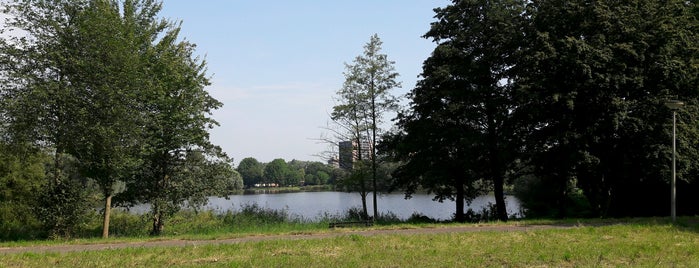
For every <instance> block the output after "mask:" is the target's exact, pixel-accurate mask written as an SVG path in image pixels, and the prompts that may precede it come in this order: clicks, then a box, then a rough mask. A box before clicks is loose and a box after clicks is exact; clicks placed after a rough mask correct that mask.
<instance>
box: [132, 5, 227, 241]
mask: <svg viewBox="0 0 699 268" xmlns="http://www.w3.org/2000/svg"><path fill="white" fill-rule="evenodd" d="M153 8H154V10H152V11H149V12H152V13H153V14H155V13H157V12H158V11H159V9H160V6H154V7H153ZM155 27H158V28H163V27H167V31H166V32H165V33H164V34H163V36H162V37H161V38H160V39H159V40H158V42H157V43H156V44H153V45H150V46H148V47H147V50H146V53H145V55H144V58H145V66H146V67H145V68H144V73H145V74H147V77H149V79H148V80H146V81H144V82H145V85H144V87H145V88H146V90H144V91H143V93H142V96H141V98H142V100H143V103H142V104H141V105H143V107H144V109H142V110H141V111H142V114H141V116H142V118H143V119H144V122H145V125H146V127H145V129H144V133H143V139H142V142H141V146H142V148H143V151H142V152H141V159H142V161H143V165H142V167H143V168H142V169H141V170H140V172H139V173H138V174H137V176H135V177H133V178H134V179H132V180H129V181H128V183H127V188H128V189H130V190H131V191H130V192H132V193H130V194H131V195H133V196H135V197H136V200H137V201H139V202H148V203H150V204H151V210H152V214H153V229H152V231H151V234H153V235H159V234H160V233H161V232H162V230H163V225H164V221H165V218H166V217H168V216H170V215H172V214H173V213H174V212H176V211H178V210H179V208H180V206H181V205H182V202H184V201H185V200H188V201H190V205H193V204H197V202H192V198H195V197H201V196H202V194H203V193H206V194H210V195H222V194H223V193H225V192H226V191H225V190H226V189H227V188H228V187H219V188H218V189H217V191H212V190H210V189H205V188H201V187H197V185H202V186H205V185H212V184H221V183H223V181H226V180H229V179H230V176H232V171H231V170H229V169H230V168H223V169H218V168H213V167H212V166H216V165H223V166H226V165H228V164H227V163H228V162H230V161H229V159H228V157H227V156H226V155H225V154H224V153H222V151H221V150H220V148H217V147H216V146H214V145H213V144H211V142H210V141H209V134H208V130H209V129H211V128H213V127H214V126H215V125H218V123H217V122H216V121H215V120H213V119H212V118H210V115H211V111H213V110H215V109H217V108H219V107H220V106H221V105H222V103H221V102H219V101H217V100H216V99H214V98H213V97H211V96H210V95H209V94H208V92H207V91H206V90H204V87H205V86H207V85H209V80H208V78H207V77H206V74H205V71H204V70H205V67H206V64H205V62H203V61H201V60H199V59H198V58H196V57H194V56H193V53H194V48H195V46H194V45H193V44H191V43H189V42H186V41H179V40H178V39H179V30H180V29H179V26H178V25H177V24H174V23H166V22H159V23H158V24H157V25H155ZM155 38H156V36H152V39H153V40H155ZM192 161H195V162H192ZM190 165H194V166H195V167H196V170H200V169H203V168H208V170H209V171H211V173H204V174H199V175H196V176H195V175H192V174H190V172H193V169H189V168H186V167H187V166H190ZM216 172H223V174H218V173H216ZM178 173H183V174H178ZM187 174H189V176H188V175H187ZM217 180H218V181H217ZM134 191H135V192H134ZM200 201H201V200H200ZM202 202H205V200H203V201H202ZM198 203H201V202H198Z"/></svg>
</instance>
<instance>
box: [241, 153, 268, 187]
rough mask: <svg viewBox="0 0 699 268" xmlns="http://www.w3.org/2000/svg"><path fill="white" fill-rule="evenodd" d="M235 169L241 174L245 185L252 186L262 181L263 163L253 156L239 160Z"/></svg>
mask: <svg viewBox="0 0 699 268" xmlns="http://www.w3.org/2000/svg"><path fill="white" fill-rule="evenodd" d="M237 170H238V172H239V173H240V175H241V176H243V181H244V182H245V186H247V187H253V186H255V184H258V183H261V182H262V176H263V175H264V165H262V163H260V162H258V161H257V159H255V158H253V157H247V158H244V159H243V160H241V161H240V163H239V164H238V169H237Z"/></svg>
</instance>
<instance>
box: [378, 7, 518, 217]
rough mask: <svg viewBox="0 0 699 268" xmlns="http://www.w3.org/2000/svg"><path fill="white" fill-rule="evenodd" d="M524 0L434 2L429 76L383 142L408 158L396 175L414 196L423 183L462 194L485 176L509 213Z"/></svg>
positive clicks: (501, 211) (453, 195)
mask: <svg viewBox="0 0 699 268" xmlns="http://www.w3.org/2000/svg"><path fill="white" fill-rule="evenodd" d="M524 7H525V2H524V1H510V0H505V1H479V0H464V1H453V3H452V4H451V5H449V6H447V7H445V8H437V9H435V12H436V16H435V18H437V19H438V21H437V22H435V23H433V24H432V27H431V29H430V31H429V32H427V34H425V37H426V38H431V39H432V40H433V41H434V42H436V43H437V47H436V48H435V49H434V51H433V52H432V55H431V56H430V57H429V58H428V59H427V60H426V61H425V62H424V65H423V73H422V74H421V76H422V77H423V79H422V80H420V81H419V82H418V84H417V86H416V87H415V89H413V90H412V91H411V92H410V93H409V97H410V98H411V99H412V102H411V107H410V109H409V110H407V111H403V112H402V113H401V114H399V117H398V127H399V129H400V131H399V132H398V133H396V134H395V135H393V136H392V137H390V136H389V137H388V139H387V141H386V142H385V143H384V144H383V145H382V147H383V149H384V150H385V151H387V152H388V153H390V154H391V156H392V157H393V159H394V160H397V161H399V162H401V163H402V166H400V167H398V169H397V170H396V172H395V173H394V176H395V177H396V178H397V180H396V183H397V186H399V187H404V188H406V189H407V191H406V194H407V195H408V196H409V195H410V194H411V193H412V192H414V191H415V190H416V189H418V188H424V189H427V190H429V191H431V192H434V193H436V198H437V199H439V200H443V199H445V198H448V199H456V200H457V208H456V210H457V211H456V217H457V220H463V207H464V206H463V202H464V200H465V199H469V198H473V197H475V195H478V194H479V191H478V190H479V189H475V188H474V182H475V181H477V180H480V179H486V180H489V181H491V182H492V186H493V189H494V191H495V196H496V203H497V212H498V217H499V218H500V219H501V220H507V214H506V208H505V202H504V191H503V185H504V183H505V181H504V180H505V175H506V173H507V172H508V170H509V167H510V165H511V164H512V163H513V162H514V160H515V159H516V157H517V149H518V144H517V140H516V135H514V134H515V133H514V127H513V125H514V120H513V114H514V111H515V104H514V99H513V98H514V97H513V94H514V92H513V90H512V89H513V87H512V85H511V84H510V80H509V79H511V78H512V76H513V75H512V74H510V73H509V72H508V69H509V67H510V66H512V65H513V64H515V62H514V60H515V59H514V56H515V53H514V51H513V50H514V49H515V48H517V47H518V46H519V44H518V42H519V40H520V38H521V37H522V32H521V18H520V16H521V14H522V12H523V11H524Z"/></svg>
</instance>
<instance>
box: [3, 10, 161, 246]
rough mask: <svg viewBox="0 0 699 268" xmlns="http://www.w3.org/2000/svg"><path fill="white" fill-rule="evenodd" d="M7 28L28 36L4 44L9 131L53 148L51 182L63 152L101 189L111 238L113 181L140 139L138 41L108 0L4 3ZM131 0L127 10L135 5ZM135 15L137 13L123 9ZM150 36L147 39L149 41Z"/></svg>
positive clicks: (120, 174)
mask: <svg viewBox="0 0 699 268" xmlns="http://www.w3.org/2000/svg"><path fill="white" fill-rule="evenodd" d="M7 7H8V9H9V12H10V14H11V15H13V16H14V19H13V20H11V21H10V23H9V26H10V27H12V28H17V29H20V30H23V31H24V32H25V33H26V35H27V37H17V38H13V39H12V40H9V41H8V42H5V44H4V45H5V46H4V47H5V48H4V52H5V53H6V54H5V56H6V57H8V58H9V59H10V62H9V66H11V67H10V68H11V70H10V71H9V75H8V77H9V79H10V81H11V82H10V83H11V84H10V85H11V87H12V88H11V89H10V90H9V92H10V94H8V95H9V98H10V99H12V101H11V103H12V106H13V107H12V108H11V110H10V113H9V114H10V117H11V119H10V120H11V121H12V122H11V125H12V126H11V128H13V130H14V131H15V134H27V135H18V136H22V137H26V138H28V139H31V140H32V141H35V142H37V144H39V145H49V146H51V147H53V148H55V153H54V155H55V160H56V161H55V162H56V164H55V165H54V170H55V171H54V175H53V180H54V181H55V182H56V183H60V181H59V180H60V178H61V177H62V175H61V170H60V167H62V166H63V165H62V164H61V163H60V160H61V159H62V154H63V153H68V154H71V155H73V156H75V157H76V158H78V159H79V166H80V170H81V172H82V173H83V174H84V175H85V176H87V177H90V178H92V179H94V180H95V181H97V184H98V185H99V186H100V187H101V189H102V193H103V195H104V201H105V210H104V230H103V236H105V237H106V236H107V235H108V226H109V214H110V213H109V212H110V208H111V204H110V202H111V198H112V196H113V195H114V184H115V183H116V182H117V181H119V180H121V179H123V178H125V177H126V176H128V172H129V170H130V169H131V168H132V167H133V164H134V163H135V161H134V159H133V158H132V156H134V154H133V153H134V148H135V146H134V145H135V144H136V141H135V140H136V138H137V137H138V129H139V127H138V126H139V124H138V120H136V119H135V117H134V116H133V115H132V113H131V112H132V111H134V110H138V108H139V107H138V105H137V103H136V101H135V100H137V99H138V98H137V96H138V94H137V91H136V83H137V82H138V81H139V79H137V78H138V71H137V70H136V65H137V64H138V60H137V58H138V57H137V55H138V54H137V52H138V51H140V50H139V48H140V47H139V45H140V44H141V43H139V42H137V40H136V38H137V37H138V36H139V35H138V33H139V32H137V31H134V29H133V27H130V26H131V25H128V24H127V23H125V19H123V17H122V13H121V12H120V7H119V4H118V3H117V2H113V1H97V0H96V1H82V2H77V1H58V0H56V1H33V0H18V1H14V2H11V3H9V4H8V6H7ZM138 7H139V6H138V5H136V4H135V3H134V2H132V1H126V2H125V3H124V8H123V9H124V10H127V11H128V10H137V9H138ZM123 14H124V16H133V17H132V18H131V19H133V20H138V19H139V18H138V17H137V16H139V15H142V14H140V13H128V12H124V13H123ZM146 41H148V40H146Z"/></svg>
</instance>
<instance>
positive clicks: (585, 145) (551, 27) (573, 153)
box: [516, 1, 699, 217]
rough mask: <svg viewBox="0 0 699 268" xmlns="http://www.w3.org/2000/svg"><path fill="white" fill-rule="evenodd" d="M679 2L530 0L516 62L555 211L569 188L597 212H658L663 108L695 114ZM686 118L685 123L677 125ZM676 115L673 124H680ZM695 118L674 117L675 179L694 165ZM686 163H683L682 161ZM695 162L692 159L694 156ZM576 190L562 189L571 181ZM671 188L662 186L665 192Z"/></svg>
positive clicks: (684, 7) (665, 174)
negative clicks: (671, 102)
mask: <svg viewBox="0 0 699 268" xmlns="http://www.w3.org/2000/svg"><path fill="white" fill-rule="evenodd" d="M694 7H696V4H694V3H690V2H687V1H666V2H657V1H623V2H613V1H596V2H589V1H568V2H566V3H565V4H564V3H561V2H555V1H540V2H534V3H532V5H531V8H530V9H529V14H527V17H528V18H529V20H530V21H529V27H528V28H527V34H526V36H527V39H526V42H527V43H526V44H525V45H524V47H525V49H524V51H523V53H522V54H523V55H524V57H523V58H522V59H521V60H520V64H519V66H518V67H517V68H516V69H517V70H516V72H517V74H518V81H517V84H518V88H519V89H520V90H521V91H522V92H523V93H525V94H527V102H526V103H525V105H523V109H526V110H527V113H528V114H530V115H531V117H532V118H533V120H532V121H531V122H530V124H531V125H532V126H536V127H535V128H533V130H534V131H533V132H532V135H531V136H530V139H529V140H528V144H527V146H528V148H529V150H530V151H531V152H533V155H532V157H531V160H532V161H533V162H532V165H533V166H534V167H536V168H535V170H534V173H535V174H536V175H537V176H538V177H539V179H540V180H542V181H544V182H545V184H546V185H549V187H550V188H551V189H552V191H554V192H555V193H556V195H555V199H553V200H551V201H550V202H549V203H554V204H556V205H555V206H556V208H557V210H558V211H559V212H558V213H557V215H556V216H560V217H563V216H567V215H565V214H563V213H564V212H565V208H566V207H567V206H568V202H570V201H569V200H568V199H569V195H570V190H569V189H571V188H579V189H581V190H582V192H583V194H584V196H585V197H586V201H587V202H589V203H590V207H591V208H592V214H593V215H595V216H632V215H633V216H639V215H664V214H665V211H666V207H669V206H666V205H665V204H667V201H665V200H668V199H669V198H667V197H669V193H668V195H663V194H660V193H659V192H658V189H659V188H668V187H667V186H666V185H667V180H664V179H661V178H669V171H668V167H669V165H668V163H669V159H670V152H671V150H670V149H669V146H668V145H669V144H670V143H669V141H670V140H671V138H670V135H671V134H670V133H671V132H670V129H671V127H666V126H667V125H668V122H669V121H668V118H669V114H670V113H669V111H668V110H667V108H665V107H664V105H663V102H664V101H665V100H667V99H669V98H679V99H681V100H684V101H685V102H686V103H688V105H687V106H686V107H685V109H682V111H680V118H681V120H682V121H684V122H694V121H695V120H696V116H697V114H696V110H697V108H696V106H695V105H696V98H697V93H698V90H697V89H698V87H697V73H698V72H697V68H699V66H698V65H697V64H696V62H697V58H698V57H697V56H698V55H699V54H697V52H698V51H699V50H698V44H699V43H698V42H697V41H699V39H698V37H699V36H698V35H697V33H698V31H697V26H699V24H698V23H697V19H696V16H694V15H693V14H692V9H693V8H694ZM685 120H686V121H685ZM682 121H681V122H682ZM690 125H695V124H687V125H685V124H682V123H680V131H679V132H678V133H680V140H681V141H680V144H681V145H680V148H682V149H681V153H680V155H681V157H680V159H681V160H680V161H681V162H682V163H681V164H680V172H679V174H680V176H679V177H680V178H681V179H680V180H681V181H684V182H683V183H689V182H690V181H691V178H690V177H689V176H687V175H688V174H691V172H692V171H691V170H694V169H695V168H696V163H690V162H689V161H688V160H689V159H696V156H697V151H696V148H698V147H697V146H696V144H697V134H696V132H697V130H696V128H695V127H693V126H692V127H690ZM685 161H686V162H685ZM693 162H695V161H693ZM571 184H572V185H574V187H569V185H571ZM668 189H669V188H668Z"/></svg>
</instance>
